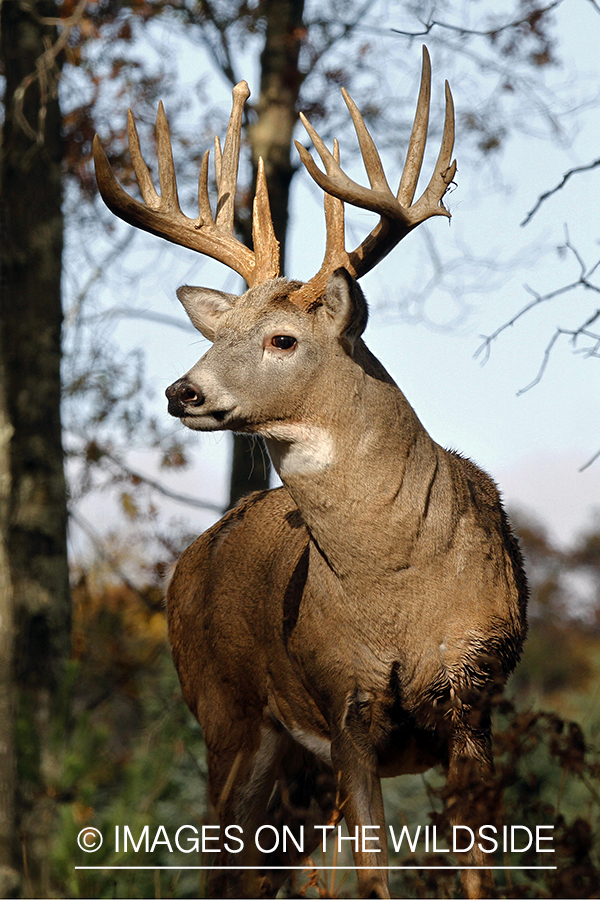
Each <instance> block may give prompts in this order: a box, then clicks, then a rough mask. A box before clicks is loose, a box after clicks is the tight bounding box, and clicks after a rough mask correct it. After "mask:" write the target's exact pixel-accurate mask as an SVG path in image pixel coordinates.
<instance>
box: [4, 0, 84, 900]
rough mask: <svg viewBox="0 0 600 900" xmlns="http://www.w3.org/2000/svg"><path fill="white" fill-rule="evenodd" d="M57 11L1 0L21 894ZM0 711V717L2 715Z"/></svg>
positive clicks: (43, 876)
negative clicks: (50, 49) (4, 83)
mask: <svg viewBox="0 0 600 900" xmlns="http://www.w3.org/2000/svg"><path fill="white" fill-rule="evenodd" d="M56 14H57V7H56V5H55V3H54V2H52V0H27V2H25V0H23V2H21V0H5V2H3V3H2V5H1V30H2V33H1V54H2V62H3V67H4V74H5V78H6V92H5V123H4V131H3V138H2V141H3V145H2V159H1V167H0V191H1V196H2V247H1V254H0V284H1V286H2V303H1V307H0V341H1V343H0V354H1V356H2V363H3V367H2V370H3V384H2V386H1V389H2V393H3V396H4V400H5V403H6V419H7V420H6V422H5V424H4V429H3V433H2V436H3V440H2V441H1V442H0V452H3V453H4V463H5V472H4V473H3V474H4V483H3V489H4V498H3V499H5V501H6V506H5V510H4V515H5V520H6V525H7V528H6V532H5V541H6V543H5V550H6V551H7V553H8V558H9V566H10V582H11V584H12V617H11V616H9V617H8V618H7V620H6V622H4V621H3V623H2V626H3V627H4V628H5V629H6V630H5V632H4V634H3V637H2V640H3V642H4V645H5V646H6V647H7V653H8V658H10V657H11V656H12V658H13V661H14V663H13V667H12V678H13V679H14V682H13V691H12V694H13V703H12V706H13V709H14V714H15V715H16V717H17V721H18V725H19V727H18V729H16V730H15V731H14V732H12V729H10V727H9V726H8V725H7V724H6V723H3V725H2V726H0V729H1V731H0V734H1V733H4V734H8V733H9V731H11V733H14V734H17V735H18V738H17V740H18V745H17V760H18V776H17V790H16V802H15V814H14V815H15V826H16V827H15V828H13V834H19V836H20V840H21V846H20V847H19V848H13V853H15V857H14V858H15V860H16V859H17V858H18V859H19V860H21V859H23V860H26V875H27V883H26V885H25V887H24V889H25V891H29V892H32V893H31V895H32V896H37V897H43V896H49V893H50V886H49V872H48V864H49V845H50V840H51V837H52V833H53V801H52V799H51V792H50V791H49V790H48V786H49V783H50V781H51V773H52V768H53V764H52V750H51V746H50V731H51V728H50V725H51V714H52V710H53V705H54V701H55V699H56V697H57V691H58V685H59V682H60V679H61V673H62V668H63V665H64V662H65V659H66V657H67V655H68V652H69V639H70V634H69V626H70V597H69V579H68V566H67V549H66V524H67V513H66V491H65V479H64V472H63V450H62V442H61V421H60V359H61V324H62V305H61V262H62V260H61V256H62V239H63V218H62V208H61V202H62V195H61V156H62V147H61V118H60V110H59V105H58V99H57V91H56V88H57V84H58V78H59V76H60V71H59V68H58V66H57V64H56V61H55V60H53V59H52V55H51V54H49V53H46V54H45V51H47V50H48V48H51V47H52V45H53V44H54V42H55V41H56V36H57V35H56V28H55V27H54V26H53V25H52V24H49V20H50V21H51V18H52V17H54V16H56ZM44 54H45V55H44ZM32 76H33V77H32ZM23 86H26V90H25V91H24V92H23V90H22V88H23ZM7 596H8V593H7V589H6V586H5V597H7ZM11 618H12V626H11ZM11 628H12V629H14V635H13V636H12V638H11ZM10 644H12V653H11V650H10ZM2 713H3V714H4V715H10V710H8V709H5V708H2ZM8 808H9V807H8Z"/></svg>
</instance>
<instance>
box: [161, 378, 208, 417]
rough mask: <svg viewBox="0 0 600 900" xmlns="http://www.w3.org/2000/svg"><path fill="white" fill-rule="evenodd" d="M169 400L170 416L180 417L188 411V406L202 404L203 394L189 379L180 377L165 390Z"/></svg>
mask: <svg viewBox="0 0 600 900" xmlns="http://www.w3.org/2000/svg"><path fill="white" fill-rule="evenodd" d="M165 394H166V397H167V400H168V401H169V405H168V410H169V412H170V414H171V415H172V416H176V417H177V418H179V419H181V418H182V416H185V415H187V414H188V413H189V410H190V407H194V406H202V404H203V403H204V395H203V394H202V393H201V392H200V391H199V389H198V388H197V387H196V385H194V384H192V383H191V381H185V380H184V379H180V380H179V381H176V382H175V383H174V384H172V385H171V386H170V387H168V388H167V390H166V391H165Z"/></svg>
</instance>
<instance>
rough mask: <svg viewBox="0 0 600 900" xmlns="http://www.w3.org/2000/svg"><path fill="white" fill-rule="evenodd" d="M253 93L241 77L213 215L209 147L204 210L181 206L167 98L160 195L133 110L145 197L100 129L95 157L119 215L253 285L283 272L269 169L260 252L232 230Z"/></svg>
mask: <svg viewBox="0 0 600 900" xmlns="http://www.w3.org/2000/svg"><path fill="white" fill-rule="evenodd" d="M249 95H250V91H249V90H248V85H247V84H246V82H241V83H240V84H239V85H237V86H236V87H235V88H234V89H233V109H232V113H231V118H230V121H229V127H228V129H227V139H226V141H225V149H224V152H223V154H222V156H221V152H220V145H219V144H218V143H217V148H216V153H215V168H216V174H217V183H218V188H219V199H218V204H217V214H216V216H215V217H214V218H213V215H212V211H211V207H210V200H209V197H208V151H207V152H206V153H205V155H204V158H203V160H202V165H201V168H200V177H199V180H198V205H199V216H198V218H197V219H191V218H189V217H188V216H186V215H184V213H183V212H182V211H181V208H180V206H179V199H178V196H177V181H176V177H175V167H174V164H173V151H172V148H171V139H170V137H169V128H168V125H167V120H166V116H165V112H164V109H163V106H162V104H160V106H159V110H158V115H157V118H156V135H157V144H158V171H159V181H160V195H159V194H158V193H157V191H156V189H155V187H154V184H153V182H152V178H151V176H150V172H149V171H148V167H147V165H146V163H145V162H144V158H143V156H142V153H141V149H140V141H139V136H138V132H137V128H136V126H135V121H134V119H133V116H132V115H131V113H130V114H129V120H128V133H129V148H130V153H131V160H132V164H133V169H134V172H135V175H136V178H137V180H138V184H139V187H140V192H141V195H142V199H143V202H140V201H139V200H134V198H133V197H130V196H129V194H127V192H126V191H124V190H123V188H122V187H121V185H120V184H119V183H118V181H117V180H116V178H115V176H114V173H113V171H112V169H111V166H110V163H109V162H108V159H107V158H106V154H105V153H104V150H103V149H102V145H101V144H100V140H99V138H98V135H96V137H95V138H94V162H95V165H96V179H97V181H98V188H99V190H100V193H101V195H102V198H103V199H104V202H105V203H106V205H107V206H108V208H109V209H110V210H111V211H112V212H113V213H115V215H117V216H119V217H120V218H121V219H124V221H126V222H128V223H129V224H130V225H135V226H137V227H138V228H142V229H143V230H144V231H149V232H151V233H152V234H156V235H158V236H159V237H163V238H165V239H166V240H169V241H172V242H173V243H175V244H181V245H182V246H183V247H189V248H190V249H191V250H197V251H198V252H199V253H203V254H205V255H206V256H211V257H213V259H217V260H219V262H222V263H224V264H225V265H227V266H229V267H230V268H231V269H233V270H234V271H235V272H238V274H240V275H241V276H242V278H244V279H245V280H246V282H247V283H248V285H253V284H255V283H256V282H257V281H258V280H259V279H263V280H264V279H265V278H272V277H276V276H277V275H278V274H279V245H278V243H277V241H276V240H275V235H274V233H273V224H272V222H271V214H270V210H269V201H268V196H267V188H266V183H265V180H264V170H263V172H262V176H261V178H259V187H258V189H257V204H258V213H257V216H256V221H257V226H256V229H257V230H256V233H255V235H254V242H255V247H258V248H259V249H258V251H257V253H256V254H255V253H253V252H252V251H251V250H249V249H248V248H247V247H246V246H244V244H242V243H241V242H240V241H238V240H237V239H236V238H235V237H234V234H233V224H234V204H235V191H236V185H237V169H238V159H239V148H240V132H241V122H242V115H243V108H244V103H245V102H246V100H247V98H248V96H249ZM259 232H260V233H259ZM265 273H267V274H265Z"/></svg>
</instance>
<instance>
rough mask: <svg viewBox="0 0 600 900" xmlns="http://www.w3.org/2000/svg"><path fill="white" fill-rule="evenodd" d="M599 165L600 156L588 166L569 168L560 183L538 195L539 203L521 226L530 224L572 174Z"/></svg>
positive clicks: (530, 211) (586, 170)
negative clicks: (542, 206)
mask: <svg viewBox="0 0 600 900" xmlns="http://www.w3.org/2000/svg"><path fill="white" fill-rule="evenodd" d="M598 166H600V157H598V159H595V160H594V162H591V163H588V165H587V166H575V167H574V168H573V169H569V171H568V172H565V174H564V175H563V177H562V180H561V181H560V182H559V184H557V185H556V186H555V187H553V188H550V190H548V191H545V192H544V193H543V194H541V195H540V196H539V197H538V200H537V203H536V204H535V206H534V207H533V208H532V209H530V210H529V212H528V213H527V215H526V216H525V218H524V219H523V221H522V222H521V228H523V227H524V226H525V225H528V224H529V222H530V221H531V220H532V218H533V217H534V215H535V214H536V212H537V211H538V209H539V208H540V206H541V205H542V203H543V202H544V201H545V200H547V199H548V197H551V196H552V195H553V194H556V192H557V191H560V189H561V188H563V187H564V186H565V184H566V183H567V181H568V180H569V178H570V177H571V175H578V174H579V173H580V172H589V171H591V169H596V168H597V167H598Z"/></svg>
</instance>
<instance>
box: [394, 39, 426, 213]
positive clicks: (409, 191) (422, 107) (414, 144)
mask: <svg viewBox="0 0 600 900" xmlns="http://www.w3.org/2000/svg"><path fill="white" fill-rule="evenodd" d="M430 99H431V59H430V58H429V51H428V50H427V47H423V65H422V68H421V86H420V88H419V99H418V102H417V108H416V110H415V119H414V122H413V127H412V132H411V135H410V142H409V145H408V150H407V151H406V162H405V163H404V169H403V172H402V178H401V180H400V187H399V188H398V195H397V196H398V201H399V203H401V204H402V206H410V204H411V203H412V202H413V198H414V196H415V191H416V189H417V182H418V180H419V175H420V173H421V166H422V165H423V156H424V154H425V144H426V142H427V129H428V127H429V104H430Z"/></svg>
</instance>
